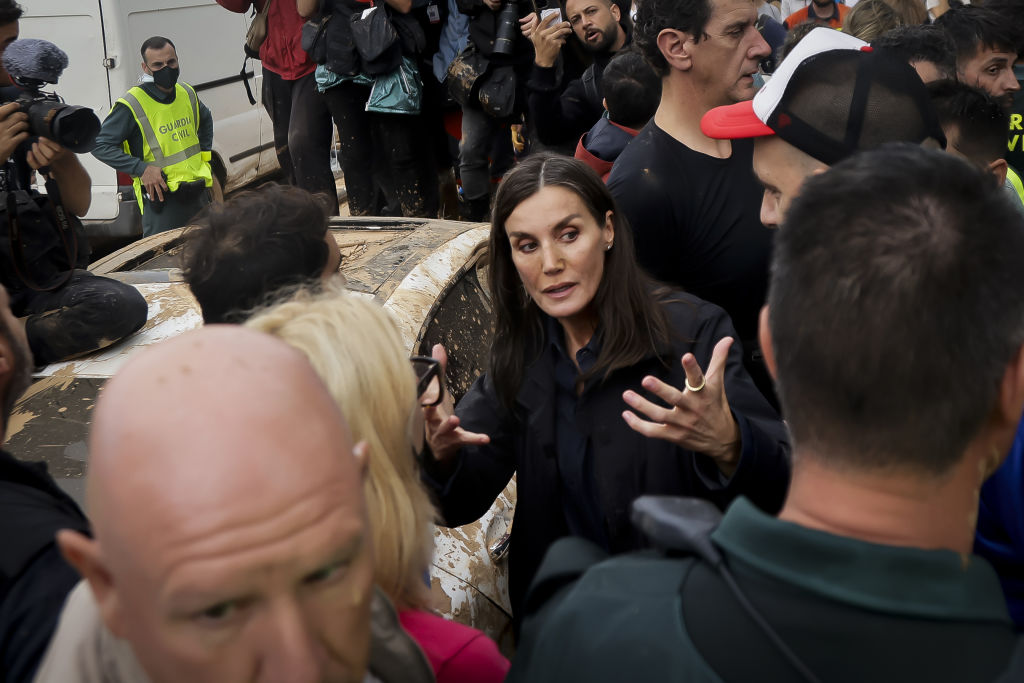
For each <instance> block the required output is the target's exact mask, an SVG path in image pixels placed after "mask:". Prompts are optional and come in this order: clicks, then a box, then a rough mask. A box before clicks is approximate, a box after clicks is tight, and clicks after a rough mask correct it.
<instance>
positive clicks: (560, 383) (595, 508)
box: [547, 318, 609, 550]
mask: <svg viewBox="0 0 1024 683" xmlns="http://www.w3.org/2000/svg"><path fill="white" fill-rule="evenodd" d="M547 327H548V339H550V340H551V348H550V353H551V354H552V359H553V360H554V369H555V448H556V453H557V460H558V473H559V479H560V489H561V493H562V509H563V511H564V513H565V522H566V525H567V526H568V528H569V533H571V534H572V535H573V536H580V537H582V538H585V539H587V540H588V541H591V542H593V543H596V544H597V545H599V546H601V547H602V548H604V549H605V550H608V548H609V546H608V533H607V531H606V530H605V528H604V522H603V521H602V520H603V518H604V516H603V515H602V514H601V510H600V507H599V505H598V502H597V495H596V494H595V486H596V485H595V483H594V466H593V460H594V458H593V454H592V452H591V451H592V448H591V445H590V439H589V438H587V437H586V436H585V435H584V434H583V432H582V431H581V430H580V428H579V427H578V426H577V424H576V420H577V417H576V407H577V404H578V403H579V398H580V395H579V394H577V392H576V380H577V379H578V378H579V376H580V374H581V373H586V372H589V371H590V370H591V369H593V367H594V365H596V364H597V356H598V354H599V353H600V352H601V346H600V341H599V339H598V335H597V333H595V334H594V336H593V337H591V338H590V341H589V342H587V344H586V345H585V346H584V347H583V348H582V349H580V350H579V351H577V352H576V362H577V363H579V370H577V369H576V365H575V364H573V362H572V361H571V360H569V352H568V351H567V350H566V348H565V342H564V332H563V331H562V329H561V328H560V326H559V324H558V323H557V322H555V320H554V319H552V318H548V319H547ZM588 384H592V382H590V383H588ZM587 388H589V387H587Z"/></svg>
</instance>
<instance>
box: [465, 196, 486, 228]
mask: <svg viewBox="0 0 1024 683" xmlns="http://www.w3.org/2000/svg"><path fill="white" fill-rule="evenodd" d="M490 213H491V198H490V197H488V196H483V197H480V198H478V199H465V200H463V201H462V203H461V204H460V205H459V218H460V219H462V220H464V221H471V222H473V223H483V222H486V221H488V220H490Z"/></svg>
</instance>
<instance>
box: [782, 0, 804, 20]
mask: <svg viewBox="0 0 1024 683" xmlns="http://www.w3.org/2000/svg"><path fill="white" fill-rule="evenodd" d="M809 4H811V0H782V18H783V19H787V18H789V15H790V14H792V13H793V12H799V11H800V10H802V9H803V8H804V7H807V6H808V5H809Z"/></svg>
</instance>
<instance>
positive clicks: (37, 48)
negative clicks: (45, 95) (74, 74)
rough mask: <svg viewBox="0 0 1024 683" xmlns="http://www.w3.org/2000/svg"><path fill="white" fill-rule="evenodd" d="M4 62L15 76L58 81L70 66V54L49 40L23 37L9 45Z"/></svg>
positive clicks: (8, 71) (47, 81) (8, 70)
mask: <svg viewBox="0 0 1024 683" xmlns="http://www.w3.org/2000/svg"><path fill="white" fill-rule="evenodd" d="M3 63H4V68H5V69H7V73H9V74H10V75H11V76H12V77H13V78H17V79H24V78H31V79H34V80H37V81H43V82H45V83H56V82H57V79H58V78H60V75H61V74H62V73H64V69H66V68H67V67H68V56H67V53H65V52H64V50H61V49H60V48H59V47H57V46H56V45H54V44H53V43H51V42H50V41H48V40H40V39H38V38H22V39H20V40H16V41H14V42H13V43H11V44H10V45H8V46H7V49H6V50H4V56H3Z"/></svg>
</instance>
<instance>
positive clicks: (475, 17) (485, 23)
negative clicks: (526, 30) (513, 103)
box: [456, 0, 533, 71]
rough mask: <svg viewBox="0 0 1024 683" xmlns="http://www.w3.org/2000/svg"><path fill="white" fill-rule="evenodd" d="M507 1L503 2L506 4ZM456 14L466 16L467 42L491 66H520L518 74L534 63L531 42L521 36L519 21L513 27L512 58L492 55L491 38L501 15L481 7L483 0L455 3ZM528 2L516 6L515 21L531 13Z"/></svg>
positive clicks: (499, 11) (499, 12) (492, 44)
mask: <svg viewBox="0 0 1024 683" xmlns="http://www.w3.org/2000/svg"><path fill="white" fill-rule="evenodd" d="M509 1H510V0H505V2H509ZM456 4H457V5H458V7H459V11H460V12H462V13H463V14H465V15H466V16H468V17H469V42H471V43H472V44H473V47H475V48H476V49H477V52H479V53H480V54H481V55H483V56H484V57H486V58H487V59H489V60H490V61H491V63H492V64H494V65H496V66H500V65H503V64H515V65H516V66H518V67H519V69H517V71H521V70H525V69H526V68H529V65H530V63H531V62H532V61H533V43H531V42H530V41H529V40H527V39H526V38H524V37H523V33H522V31H521V30H520V28H519V22H518V19H517V21H516V25H515V37H516V39H515V48H514V51H513V53H512V54H511V55H497V54H494V39H495V38H496V37H497V36H496V32H497V30H498V17H499V15H500V14H501V10H500V9H499V10H498V11H497V12H495V11H493V10H491V9H490V8H489V7H488V6H487V5H485V4H484V2H483V0H456ZM532 11H533V9H532V8H531V7H530V3H528V2H518V3H516V14H517V17H518V18H520V19H521V18H522V17H525V16H526V15H527V14H529V13H530V12H532Z"/></svg>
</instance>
